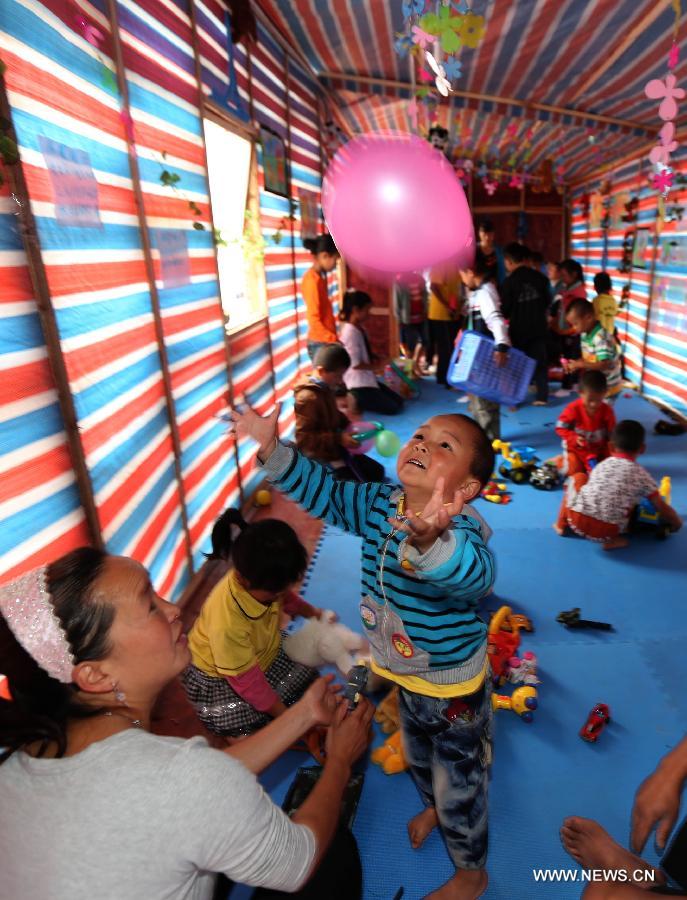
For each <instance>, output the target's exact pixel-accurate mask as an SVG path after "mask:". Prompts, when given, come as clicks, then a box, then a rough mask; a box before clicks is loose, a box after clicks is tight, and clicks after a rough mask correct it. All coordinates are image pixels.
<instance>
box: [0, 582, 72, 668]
mask: <svg viewBox="0 0 687 900" xmlns="http://www.w3.org/2000/svg"><path fill="white" fill-rule="evenodd" d="M46 571H47V570H46V568H45V566H42V567H41V568H40V569H34V570H33V571H32V572H29V573H27V574H26V575H22V576H21V577H20V578H17V579H16V580H15V581H12V582H10V583H9V584H3V585H2V586H1V587H0V612H2V615H3V617H4V619H5V621H6V622H7V624H8V625H9V627H10V629H11V630H12V634H13V635H14V636H15V638H16V639H17V640H18V641H19V643H20V644H21V645H22V647H23V648H24V650H26V652H27V653H28V654H29V656H31V657H32V658H33V659H34V660H35V661H36V662H37V663H38V665H39V666H40V667H41V668H42V669H45V671H46V672H47V673H48V675H50V676H51V677H52V678H56V679H57V680H58V681H61V682H63V683H64V684H71V682H72V669H73V668H74V657H73V656H72V653H71V650H70V649H69V643H68V641H67V637H66V635H65V633H64V631H63V629H62V626H61V625H60V622H59V619H58V618H57V615H56V614H55V610H54V609H53V605H52V602H51V601H50V593H49V591H48V587H47V582H46Z"/></svg>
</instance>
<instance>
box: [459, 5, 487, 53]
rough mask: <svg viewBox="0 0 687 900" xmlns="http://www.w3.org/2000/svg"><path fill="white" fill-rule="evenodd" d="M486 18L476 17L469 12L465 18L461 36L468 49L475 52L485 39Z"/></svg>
mask: <svg viewBox="0 0 687 900" xmlns="http://www.w3.org/2000/svg"><path fill="white" fill-rule="evenodd" d="M485 30H486V29H485V26H484V16H476V15H475V14H474V13H472V12H469V13H466V15H464V16H463V24H462V25H461V28H460V36H461V38H462V41H463V43H464V44H465V46H466V47H469V48H470V49H471V50H474V49H475V47H476V46H477V45H478V44H479V42H480V41H481V40H482V38H483V37H484V32H485Z"/></svg>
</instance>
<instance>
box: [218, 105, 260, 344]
mask: <svg viewBox="0 0 687 900" xmlns="http://www.w3.org/2000/svg"><path fill="white" fill-rule="evenodd" d="M204 127H205V144H206V148H207V157H208V178H209V181H210V197H211V199H212V216H213V220H214V224H215V228H216V229H217V231H218V232H219V236H220V237H221V241H220V243H219V244H218V247H217V265H218V269H219V289H220V297H221V300H222V308H223V310H224V314H225V316H226V317H227V319H228V326H227V327H228V328H229V329H230V330H231V331H236V330H237V329H239V328H244V327H245V326H246V325H249V324H250V323H251V322H255V321H256V320H258V319H261V318H264V317H265V316H266V315H267V303H266V291H265V276H264V268H263V258H262V247H263V242H262V237H261V234H260V221H259V206H258V184H257V172H256V164H255V154H254V153H253V144H252V142H251V141H250V140H249V139H248V138H246V137H244V136H243V135H241V134H237V133H236V132H233V131H230V130H229V129H228V128H225V127H224V126H223V125H220V124H218V123H217V122H216V121H215V120H214V119H208V118H206V119H205V120H204Z"/></svg>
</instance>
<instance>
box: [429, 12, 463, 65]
mask: <svg viewBox="0 0 687 900" xmlns="http://www.w3.org/2000/svg"><path fill="white" fill-rule="evenodd" d="M420 28H421V29H422V30H423V31H426V32H427V33H428V34H433V35H435V37H438V38H439V39H440V41H441V49H442V50H443V51H444V53H457V52H458V50H460V43H461V42H460V33H461V29H462V28H463V18H462V16H454V15H452V13H451V7H450V6H442V7H441V9H440V10H439V13H438V14H436V13H428V14H427V15H426V16H423V17H422V18H421V19H420Z"/></svg>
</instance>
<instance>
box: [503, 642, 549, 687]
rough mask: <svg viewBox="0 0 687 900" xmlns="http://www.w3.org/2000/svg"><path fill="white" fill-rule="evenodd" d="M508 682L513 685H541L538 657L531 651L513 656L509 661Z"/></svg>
mask: <svg viewBox="0 0 687 900" xmlns="http://www.w3.org/2000/svg"><path fill="white" fill-rule="evenodd" d="M508 680H509V681H510V682H511V684H529V685H530V686H532V687H533V686H534V685H535V684H541V681H540V680H539V679H538V678H537V657H536V656H535V654H534V653H532V651H531V650H527V651H526V652H525V653H523V654H522V658H521V657H519V656H511V658H510V659H509V660H508Z"/></svg>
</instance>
